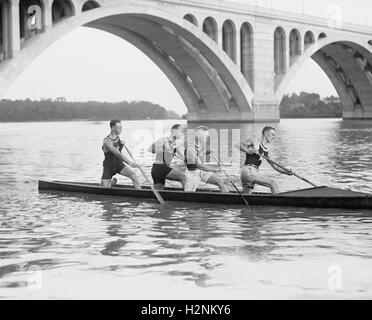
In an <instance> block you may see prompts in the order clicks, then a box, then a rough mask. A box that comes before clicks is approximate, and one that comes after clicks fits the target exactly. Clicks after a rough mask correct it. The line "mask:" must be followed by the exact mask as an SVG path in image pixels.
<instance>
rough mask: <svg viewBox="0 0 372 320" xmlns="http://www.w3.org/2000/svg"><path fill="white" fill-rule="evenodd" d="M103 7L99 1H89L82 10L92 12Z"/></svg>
mask: <svg viewBox="0 0 372 320" xmlns="http://www.w3.org/2000/svg"><path fill="white" fill-rule="evenodd" d="M100 6H101V5H100V4H99V3H98V2H97V1H94V0H88V1H86V2H84V4H83V6H82V8H81V11H83V12H84V11H88V10H92V9H96V8H99V7H100Z"/></svg>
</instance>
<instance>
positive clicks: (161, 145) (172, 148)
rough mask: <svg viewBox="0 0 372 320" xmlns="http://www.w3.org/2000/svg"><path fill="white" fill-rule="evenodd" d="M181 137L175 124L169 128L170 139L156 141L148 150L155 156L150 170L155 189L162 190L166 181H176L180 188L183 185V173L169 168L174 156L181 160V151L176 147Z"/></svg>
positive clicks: (179, 127) (178, 126)
mask: <svg viewBox="0 0 372 320" xmlns="http://www.w3.org/2000/svg"><path fill="white" fill-rule="evenodd" d="M182 136H183V128H182V126H181V125H180V124H175V125H174V126H173V127H172V128H171V135H170V137H166V138H162V139H160V140H158V141H157V142H155V143H154V144H153V145H152V146H151V147H150V148H149V150H148V151H149V152H151V153H155V154H156V158H155V163H154V165H153V166H152V170H151V176H152V179H153V180H154V185H155V188H156V189H159V190H163V189H164V186H165V181H166V180H172V181H178V182H180V183H181V184H182V186H183V185H184V180H185V172H184V171H182V170H180V169H177V168H171V162H172V160H173V158H174V157H175V156H176V155H177V156H178V157H179V158H181V159H183V154H182V151H181V150H180V149H179V147H178V145H177V142H178V141H179V140H180V139H181V138H182Z"/></svg>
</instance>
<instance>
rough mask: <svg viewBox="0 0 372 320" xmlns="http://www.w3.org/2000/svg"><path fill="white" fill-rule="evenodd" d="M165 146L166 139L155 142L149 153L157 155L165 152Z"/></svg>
mask: <svg viewBox="0 0 372 320" xmlns="http://www.w3.org/2000/svg"><path fill="white" fill-rule="evenodd" d="M163 146H164V139H159V140H158V141H156V142H154V143H153V144H152V145H151V146H150V148H149V149H148V150H147V151H148V152H151V153H154V154H156V153H159V152H162V151H163Z"/></svg>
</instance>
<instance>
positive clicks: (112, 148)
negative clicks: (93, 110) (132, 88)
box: [101, 119, 141, 189]
mask: <svg viewBox="0 0 372 320" xmlns="http://www.w3.org/2000/svg"><path fill="white" fill-rule="evenodd" d="M110 128H111V133H110V134H109V135H108V136H107V137H106V138H105V139H104V140H103V145H102V150H103V153H104V155H105V160H104V161H103V174H102V179H101V185H102V186H103V187H106V188H111V187H115V186H116V182H117V179H116V178H114V176H115V175H116V174H120V175H122V176H125V177H128V178H130V179H131V180H132V181H133V184H134V187H135V188H136V189H141V184H140V182H139V179H138V176H137V174H136V172H135V171H134V170H133V169H132V168H137V164H135V163H134V162H133V161H130V160H129V159H128V158H127V157H126V156H124V155H123V154H122V150H123V148H124V143H123V142H122V141H121V140H120V134H121V133H122V131H123V125H122V123H121V121H120V120H116V119H115V120H112V121H111V122H110ZM131 167H132V168H131Z"/></svg>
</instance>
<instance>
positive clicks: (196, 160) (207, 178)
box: [185, 126, 229, 193]
mask: <svg viewBox="0 0 372 320" xmlns="http://www.w3.org/2000/svg"><path fill="white" fill-rule="evenodd" d="M208 137H209V129H208V128H207V127H205V126H200V127H197V128H196V129H195V140H194V143H190V144H188V145H187V147H186V150H185V163H186V167H187V170H186V175H185V191H192V192H193V191H196V189H197V188H198V186H199V184H200V183H201V182H205V183H209V184H213V185H216V186H218V187H219V188H220V191H221V192H226V193H227V192H229V191H228V189H227V188H226V186H225V185H224V182H223V181H222V180H221V179H220V178H219V177H218V176H217V175H216V174H215V173H217V172H221V168H219V167H212V166H207V165H205V164H204V163H203V160H202V159H203V157H204V156H205V155H206V154H207V148H206V144H207V138H208Z"/></svg>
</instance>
